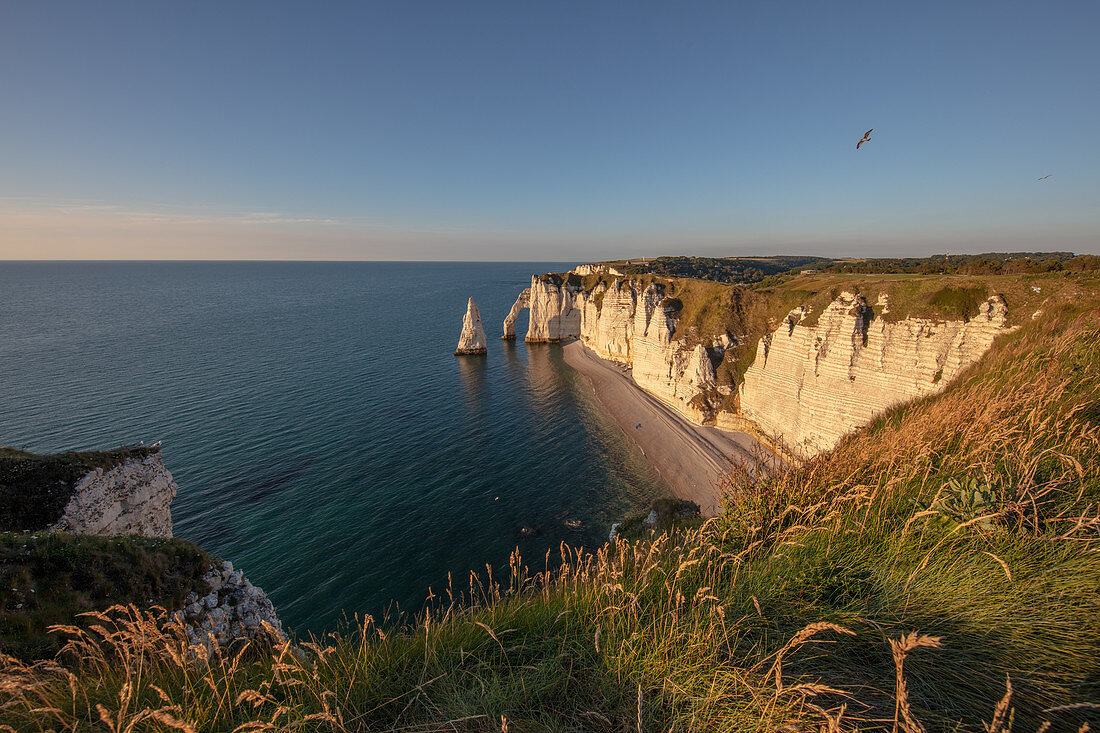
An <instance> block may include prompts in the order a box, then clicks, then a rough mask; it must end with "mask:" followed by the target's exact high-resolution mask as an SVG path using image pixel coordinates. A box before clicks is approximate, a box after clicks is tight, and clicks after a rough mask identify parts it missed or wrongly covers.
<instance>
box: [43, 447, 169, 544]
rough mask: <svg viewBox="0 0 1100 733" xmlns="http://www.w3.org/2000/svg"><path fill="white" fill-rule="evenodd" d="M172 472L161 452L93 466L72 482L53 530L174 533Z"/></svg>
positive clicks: (164, 534) (160, 535)
mask: <svg viewBox="0 0 1100 733" xmlns="http://www.w3.org/2000/svg"><path fill="white" fill-rule="evenodd" d="M178 488H179V487H178V486H176V482H175V480H174V479H173V478H172V474H170V473H169V472H168V469H167V468H165V467H164V462H163V461H162V460H161V458H160V454H159V453H154V454H152V455H150V456H148V457H147V458H144V459H141V458H131V459H128V460H126V461H124V462H123V463H122V464H120V465H118V466H115V467H114V468H112V469H110V470H109V471H104V470H103V469H102V468H97V469H95V470H94V471H91V472H89V473H88V474H87V475H86V476H84V478H82V479H81V480H80V481H79V482H78V483H77V485H76V486H75V487H74V488H73V493H72V498H70V499H69V503H68V504H67V505H66V506H65V511H64V513H63V514H62V515H61V519H59V520H58V521H57V523H56V524H54V525H53V526H52V527H50V529H51V530H54V531H60V532H72V533H74V534H96V535H127V534H141V535H146V536H148V537H171V536H172V511H171V504H172V499H173V498H174V497H175V496H176V491H177V489H178Z"/></svg>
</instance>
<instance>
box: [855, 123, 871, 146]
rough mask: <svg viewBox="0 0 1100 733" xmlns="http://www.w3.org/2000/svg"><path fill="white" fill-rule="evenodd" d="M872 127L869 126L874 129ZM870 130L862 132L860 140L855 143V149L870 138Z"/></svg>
mask: <svg viewBox="0 0 1100 733" xmlns="http://www.w3.org/2000/svg"><path fill="white" fill-rule="evenodd" d="M874 129H875V128H873V127H872V128H871V130H874ZM871 130H868V131H867V132H865V133H863V139H862V140H860V141H859V142H858V143H856V150H859V146H860V145H862V144H863V143H865V142H867V141H868V140H870V139H871Z"/></svg>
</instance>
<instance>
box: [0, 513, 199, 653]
mask: <svg viewBox="0 0 1100 733" xmlns="http://www.w3.org/2000/svg"><path fill="white" fill-rule="evenodd" d="M211 562H213V559H212V558H211V557H210V556H209V555H207V554H206V553H205V552H203V551H202V550H201V549H200V548H199V547H198V546H197V545H195V544H193V543H191V542H187V541H186V540H178V539H159V538H152V537H137V536H133V537H92V536H86V535H71V534H63V533H52V532H45V533H36V534H24V533H13V532H9V533H0V652H3V653H4V654H11V655H14V656H17V657H21V658H24V659H41V658H43V657H50V656H53V655H54V654H55V653H56V652H57V651H58V649H60V647H61V642H62V641H63V639H62V638H61V637H60V636H58V635H57V634H49V633H47V632H48V629H49V627H50V626H52V625H54V624H71V623H75V622H76V621H77V619H78V616H79V614H82V613H87V612H89V611H99V610H102V609H105V608H107V607H108V606H111V605H114V604H118V603H122V604H126V603H134V604H137V605H140V606H152V605H159V606H163V607H165V608H168V609H171V610H175V609H178V608H180V607H181V606H182V604H183V599H184V597H185V596H186V595H187V594H188V593H190V592H191V591H193V590H200V589H201V588H200V586H201V585H202V584H201V583H200V579H201V578H202V575H203V573H205V572H206V570H207V569H208V568H209V567H210V564H211Z"/></svg>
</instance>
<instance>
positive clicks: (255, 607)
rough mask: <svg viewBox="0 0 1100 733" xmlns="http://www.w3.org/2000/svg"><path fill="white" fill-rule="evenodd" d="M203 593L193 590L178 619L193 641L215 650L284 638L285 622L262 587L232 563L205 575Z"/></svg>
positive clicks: (223, 564)
mask: <svg viewBox="0 0 1100 733" xmlns="http://www.w3.org/2000/svg"><path fill="white" fill-rule="evenodd" d="M202 582H203V586H204V589H205V591H206V593H205V594H204V595H199V594H198V593H194V592H192V593H190V594H188V596H187V598H185V599H184V607H183V609H182V610H180V611H177V612H176V619H177V620H178V621H180V622H181V623H183V624H184V626H185V628H186V629H187V637H188V639H189V640H190V642H191V644H192V645H193V646H196V647H203V648H204V649H205V650H206V653H207V654H209V653H211V652H213V650H214V647H215V644H217V646H218V647H224V646H227V645H229V644H232V643H234V642H239V641H243V640H248V641H252V640H268V641H282V640H285V639H286V634H285V633H284V632H283V624H282V622H281V621H279V617H278V616H277V615H276V613H275V606H274V605H272V603H271V600H270V599H269V598H268V597H267V594H266V593H264V592H263V589H262V588H258V587H256V586H254V585H252V583H250V582H248V578H246V577H244V573H243V572H241V571H240V570H234V569H233V563H231V562H223V563H221V564H220V565H212V566H211V567H210V570H209V571H208V572H207V573H206V575H204V576H203V578H202Z"/></svg>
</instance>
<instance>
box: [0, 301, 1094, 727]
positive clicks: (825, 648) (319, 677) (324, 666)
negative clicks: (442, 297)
mask: <svg viewBox="0 0 1100 733" xmlns="http://www.w3.org/2000/svg"><path fill="white" fill-rule="evenodd" d="M1098 306H1100V302H1098V300H1097V299H1096V298H1095V297H1094V296H1088V295H1087V294H1085V295H1083V296H1082V297H1079V298H1077V299H1076V300H1075V301H1070V302H1060V303H1057V304H1051V305H1049V306H1047V307H1046V308H1045V313H1044V317H1043V318H1038V319H1035V320H1030V321H1027V322H1025V323H1023V324H1022V328H1021V329H1019V330H1018V331H1016V332H1014V333H1011V334H1006V335H1002V336H1000V337H998V339H997V341H996V342H995V343H994V345H993V347H992V349H991V350H990V351H989V352H988V353H986V355H985V356H984V357H983V358H982V359H981V360H980V361H979V362H978V363H977V364H975V365H973V366H971V367H970V368H968V369H967V370H965V371H964V372H963V373H962V374H961V375H960V377H959V378H958V379H957V380H956V381H955V382H954V383H952V384H951V385H950V386H948V387H947V388H946V389H945V390H944V391H943V392H942V393H940V394H937V395H934V396H930V397H927V398H925V399H923V400H921V401H919V402H916V403H912V404H910V405H908V406H904V407H901V408H895V409H894V410H892V411H890V412H888V413H887V414H885V415H882V416H880V417H879V418H877V419H876V420H875V421H874V422H873V423H872V424H870V425H869V426H867V427H866V428H864V429H862V430H861V431H859V432H857V433H855V434H853V435H851V436H849V437H847V438H845V439H843V440H842V441H840V443H839V444H838V445H837V446H836V447H834V448H833V449H831V450H829V451H827V452H824V453H822V454H820V455H818V456H817V457H815V458H813V459H811V460H809V461H807V462H805V463H804V464H802V465H801V466H798V467H796V468H793V469H790V470H789V471H787V472H786V473H782V474H779V475H775V476H772V477H770V478H763V477H753V475H752V474H750V473H747V472H746V473H740V472H734V473H733V474H732V475H731V476H730V477H729V480H728V486H727V487H726V488H727V489H728V491H729V496H730V503H729V506H728V508H727V510H726V512H725V513H724V514H723V515H722V516H721V517H718V518H714V519H711V520H709V521H707V522H706V523H705V524H703V526H702V527H699V528H695V529H689V528H685V529H681V530H679V531H673V532H670V533H664V534H659V535H654V536H652V537H650V538H646V539H644V540H639V541H634V542H627V541H622V540H620V541H617V542H616V543H613V544H609V545H607V546H605V547H604V548H602V549H601V550H600V551H599V552H598V553H596V554H589V553H582V552H575V551H572V550H570V549H568V548H563V564H562V566H561V567H560V568H559V569H557V570H552V571H549V572H541V573H539V572H532V571H530V570H529V569H528V567H527V566H526V565H525V564H524V562H523V561H522V560H521V559H520V558H519V557H518V556H517V557H515V558H514V559H513V563H512V573H511V577H510V578H507V579H494V578H491V577H486V578H481V579H480V580H479V581H477V582H475V581H473V580H471V582H470V586H469V587H468V588H466V587H464V588H457V587H448V588H445V589H444V591H443V592H442V593H441V594H437V598H436V601H435V605H434V606H433V607H432V609H431V610H430V611H429V612H427V613H426V614H424V615H422V616H420V617H418V618H417V619H415V620H413V621H411V622H410V623H408V625H407V626H404V627H393V626H386V627H383V628H380V627H379V626H377V625H375V623H374V621H373V620H372V619H356V622H355V623H353V624H351V625H350V627H349V628H348V629H346V630H345V631H343V632H342V633H339V634H335V635H330V636H326V637H325V638H323V639H319V640H316V643H311V644H305V645H304V646H303V647H297V648H296V647H294V646H292V643H291V642H287V643H286V644H283V645H281V646H278V647H276V648H275V649H274V650H273V651H272V650H260V649H246V650H245V651H244V652H241V653H239V654H236V655H223V656H220V657H219V656H215V657H213V658H211V659H209V660H207V659H206V658H205V657H204V656H201V655H200V656H196V655H192V654H189V653H188V652H187V636H186V634H185V633H183V632H182V631H181V629H180V628H179V627H178V626H175V625H173V624H172V623H171V622H170V621H168V618H167V615H166V614H164V613H161V612H159V611H155V610H154V611H142V610H138V609H135V608H129V609H127V608H116V609H114V610H113V611H111V612H109V613H106V614H102V615H101V616H99V617H98V618H97V624H96V626H95V627H93V628H91V629H87V630H83V631H80V630H77V629H73V628H66V629H61V630H60V631H59V633H60V635H62V636H65V637H67V638H69V639H70V640H71V641H70V642H69V646H68V647H67V651H66V652H63V653H62V654H61V655H60V656H59V657H58V658H57V659H56V660H55V661H48V662H42V663H39V664H36V665H27V664H23V663H20V662H17V661H15V660H13V659H6V660H4V662H3V668H2V671H0V723H2V724H3V725H7V726H9V727H10V728H11V729H13V730H20V731H22V730H28V731H31V730H33V731H39V730H47V729H54V730H112V731H114V730H161V731H167V730H203V731H230V730H241V731H244V730H249V731H259V730H334V731H367V730H393V729H397V730H409V731H445V730H446V731H456V730H457V731H533V730H554V731H567V730H569V731H573V730H593V731H658V730H659V731H667V730H673V729H674V730H677V731H745V730H749V731H774V730H791V731H800V730H804V731H818V730H827V731H839V730H903V731H906V732H908V733H912V732H915V731H924V730H965V731H982V730H988V731H998V732H1001V731H1006V730H1010V729H1015V730H1018V731H1034V730H1037V729H1038V730H1050V731H1062V730H1065V731H1077V730H1078V729H1079V727H1080V726H1081V725H1082V724H1083V723H1085V722H1091V724H1092V725H1093V727H1094V728H1095V726H1096V725H1097V724H1100V717H1098V716H1097V713H1098V711H1100V710H1098V708H1097V705H1098V704H1100V554H1098V551H1100V508H1098V507H1100V350H1098V349H1097V348H1096V344H1097V343H1098V341H1100V307H1098ZM542 564H543V563H542V558H538V559H537V566H536V567H539V566H542ZM1041 726H1043V727H1041Z"/></svg>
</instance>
